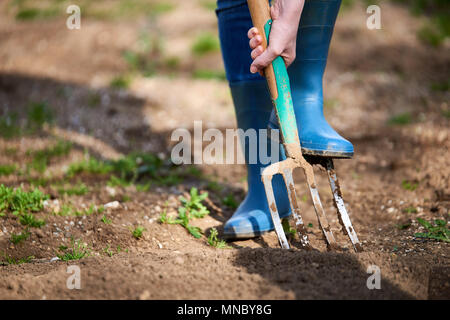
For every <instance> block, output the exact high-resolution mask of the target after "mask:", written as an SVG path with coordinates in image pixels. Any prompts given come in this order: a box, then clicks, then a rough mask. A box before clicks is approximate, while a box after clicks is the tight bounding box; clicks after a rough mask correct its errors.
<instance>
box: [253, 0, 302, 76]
mask: <svg viewBox="0 0 450 320" xmlns="http://www.w3.org/2000/svg"><path fill="white" fill-rule="evenodd" d="M304 3H305V0H277V1H276V2H275V3H274V4H273V5H272V6H271V8H270V13H271V16H272V27H271V31H270V35H269V46H268V47H267V48H266V50H264V49H263V47H262V41H263V38H262V37H263V36H262V35H261V34H260V33H259V30H258V29H257V28H256V27H253V28H251V29H250V30H249V31H248V34H247V35H248V38H249V39H250V41H249V44H250V48H251V49H252V52H251V57H252V59H253V63H252V64H251V66H250V72H251V73H256V72H259V73H260V74H261V75H263V70H264V68H265V67H267V66H268V65H269V64H270V63H271V62H272V61H273V60H274V59H275V58H276V57H278V56H281V57H283V59H284V62H285V63H286V67H288V66H289V65H290V64H291V63H292V62H293V61H294V60H295V49H296V40H297V30H298V25H299V22H300V16H301V13H302V10H303V5H304Z"/></svg>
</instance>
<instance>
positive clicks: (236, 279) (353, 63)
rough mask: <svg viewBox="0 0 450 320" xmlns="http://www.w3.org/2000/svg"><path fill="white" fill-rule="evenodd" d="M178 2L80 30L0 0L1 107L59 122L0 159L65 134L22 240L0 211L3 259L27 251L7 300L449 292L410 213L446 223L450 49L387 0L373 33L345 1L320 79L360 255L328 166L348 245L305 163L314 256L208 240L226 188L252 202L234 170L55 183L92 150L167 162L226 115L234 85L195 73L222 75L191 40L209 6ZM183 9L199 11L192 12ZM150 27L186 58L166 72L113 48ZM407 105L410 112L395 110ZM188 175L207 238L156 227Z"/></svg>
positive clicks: (1, 295)
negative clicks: (77, 189) (65, 208)
mask: <svg viewBox="0 0 450 320" xmlns="http://www.w3.org/2000/svg"><path fill="white" fill-rule="evenodd" d="M170 3H172V4H173V7H172V8H171V10H167V11H165V10H164V11H162V12H161V13H159V14H158V15H155V16H152V17H151V18H146V17H140V16H133V17H131V18H123V19H119V20H114V19H100V18H95V17H87V18H86V19H84V18H82V26H81V29H80V30H68V29H67V28H66V26H65V22H66V21H65V16H64V14H62V16H57V17H53V18H51V19H42V20H39V19H36V20H31V21H18V20H17V19H15V18H14V17H15V11H14V10H15V9H14V7H12V8H11V7H10V6H8V1H6V2H3V3H2V4H0V43H1V46H0V116H3V117H4V116H5V114H7V113H8V112H11V111H14V112H16V113H17V114H18V117H19V119H25V118H26V114H27V111H26V110H27V108H28V106H29V104H30V103H32V102H38V101H45V102H46V103H47V104H48V106H50V108H51V109H52V110H53V113H54V125H53V126H48V127H47V126H45V127H44V130H42V131H39V132H38V133H35V134H31V135H23V136H19V137H12V138H5V137H3V138H2V137H0V150H1V153H0V164H3V165H5V164H16V165H17V166H18V167H20V168H24V167H25V166H26V163H28V162H29V161H30V150H39V149H42V148H44V147H46V146H49V145H52V144H54V143H55V142H56V141H58V139H64V140H67V141H71V142H72V144H73V148H72V149H71V150H70V152H69V153H68V154H66V155H64V156H61V157H56V158H52V160H51V161H50V163H49V165H48V168H47V171H46V172H45V173H43V174H42V175H41V176H42V177H44V178H46V179H48V180H49V181H50V183H49V184H42V185H40V186H39V188H40V189H41V190H42V191H43V192H45V193H47V194H49V195H50V197H51V198H50V200H48V201H47V202H46V206H45V208H44V210H42V211H41V212H39V213H37V214H36V216H37V217H39V218H43V219H44V220H45V221H46V224H45V225H44V226H42V227H41V228H39V229H38V228H34V229H32V230H31V235H30V237H29V238H28V239H27V240H25V241H24V242H22V243H19V244H17V245H14V244H13V243H12V242H11V241H10V238H11V234H12V233H19V232H21V230H23V226H21V224H20V223H19V222H18V220H17V219H16V217H14V216H13V215H11V214H8V215H6V216H5V217H0V253H2V254H4V255H6V256H9V257H12V258H14V259H16V261H17V260H19V259H21V258H24V257H30V256H31V257H32V258H31V259H29V261H28V262H27V263H22V264H14V263H11V264H8V263H4V265H0V299H317V298H322V299H323V298H325V299H434V298H441V299H442V298H446V299H448V298H450V264H449V257H450V251H449V243H446V242H437V241H432V240H425V239H419V238H416V237H414V234H415V233H416V232H423V227H421V226H420V225H419V223H418V222H417V219H418V218H423V219H425V220H427V221H429V220H434V219H444V220H449V208H450V186H449V180H450V179H449V176H450V169H449V167H450V156H449V155H450V154H449V147H450V139H449V134H450V129H449V128H450V126H449V117H448V114H449V108H450V107H449V105H448V103H449V91H448V87H447V89H445V90H436V86H434V84H439V83H446V81H448V77H449V74H450V73H449V72H450V47H449V46H448V43H447V44H444V45H443V46H442V47H440V48H434V47H430V46H427V45H425V44H423V43H421V42H420V41H419V40H418V39H417V37H416V32H417V30H418V28H419V27H420V25H421V20H420V18H417V17H413V16H411V14H410V13H409V12H408V10H407V9H406V8H404V7H401V6H396V5H392V4H391V3H390V2H383V1H382V2H381V7H382V29H381V30H368V29H367V28H366V18H367V14H366V12H365V8H364V7H362V6H360V5H355V6H354V7H353V8H351V9H348V10H346V11H343V12H341V13H340V16H339V18H338V22H337V25H336V28H335V35H334V38H333V41H332V45H331V51H330V57H329V62H328V67H327V71H326V75H325V98H326V104H325V112H326V117H327V119H328V120H329V122H330V123H331V124H332V126H333V127H334V128H336V129H337V131H339V132H340V133H341V134H342V135H343V136H344V137H346V138H347V139H349V140H350V141H351V142H352V143H353V144H354V146H355V156H354V158H353V159H352V160H338V161H336V162H335V164H336V167H337V173H338V176H339V177H340V179H341V187H342V190H343V193H344V198H345V200H346V203H347V206H348V210H349V212H350V215H351V218H352V221H353V223H354V227H355V229H356V230H357V232H358V235H359V237H360V240H361V241H362V243H363V248H364V251H363V252H361V253H353V252H352V250H351V247H350V245H349V242H348V240H347V238H346V237H345V236H344V235H342V233H341V229H340V226H339V224H338V221H337V217H336V214H335V210H334V208H333V204H332V200H331V195H330V194H329V190H328V189H329V188H328V186H327V181H326V177H325V176H324V173H323V172H321V171H320V170H316V173H317V175H318V184H319V190H320V193H321V195H322V196H323V197H324V199H323V203H324V207H325V210H326V211H327V213H328V216H329V218H330V220H331V222H332V226H333V227H332V230H333V231H334V233H335V235H336V236H337V240H338V241H339V244H340V245H341V246H342V247H343V251H342V252H328V251H327V250H326V248H325V243H324V240H323V236H322V234H321V232H320V230H319V228H318V223H317V220H316V218H315V215H314V211H313V207H312V203H311V201H310V199H309V197H306V196H307V190H306V189H305V180H304V178H303V176H302V175H301V174H298V175H297V176H296V177H295V178H296V179H295V180H296V181H297V191H298V194H299V197H300V198H301V199H302V203H301V209H302V215H303V217H304V219H305V222H306V223H307V224H309V223H311V224H312V227H310V228H308V230H309V231H308V232H309V235H310V238H311V242H312V244H313V246H314V247H315V248H316V250H314V251H311V252H310V251H304V250H302V249H300V248H295V247H294V248H293V249H291V250H288V251H285V250H281V249H280V248H279V245H278V242H277V238H276V235H275V234H274V233H273V232H271V233H269V234H266V235H264V236H262V237H259V238H256V239H252V240H246V241H235V242H231V243H229V245H230V246H231V248H229V249H217V248H214V247H211V246H209V245H208V243H207V241H206V236H207V235H208V234H209V231H210V229H211V228H213V227H216V228H217V229H218V230H219V237H220V229H221V226H222V225H223V223H224V222H225V221H226V220H227V219H228V218H229V217H230V216H231V215H232V213H233V208H232V206H230V205H226V204H224V201H223V199H224V198H225V197H227V196H230V195H232V197H234V199H236V201H237V202H239V201H241V200H242V199H243V198H244V196H245V192H246V183H245V177H246V173H245V167H244V166H243V165H197V166H195V168H196V170H197V171H195V172H197V174H192V175H189V176H188V177H187V178H185V179H184V180H182V181H180V182H179V183H175V184H173V185H151V186H150V188H148V190H144V191H142V190H138V189H137V188H136V186H134V185H130V186H110V185H108V183H107V182H108V177H105V176H96V175H89V174H82V175H79V176H77V177H76V178H73V179H72V180H69V181H66V183H68V184H76V183H80V182H83V183H84V184H85V185H86V186H87V187H88V188H89V189H90V192H88V193H86V194H84V195H71V196H68V195H65V196H62V195H60V194H59V193H58V192H57V191H55V190H56V189H55V187H54V185H55V184H58V183H61V181H63V179H64V172H65V170H66V169H67V167H68V165H69V164H70V163H73V162H75V161H80V160H82V159H83V158H84V153H85V152H89V154H90V155H92V156H95V157H97V158H99V159H117V158H120V157H121V156H123V155H125V154H128V153H129V152H132V151H140V152H147V153H153V154H157V155H158V156H159V157H160V158H163V159H166V160H167V159H168V158H169V157H170V151H171V147H172V146H173V145H174V142H173V141H171V140H170V136H171V133H172V131H173V130H174V129H176V128H187V129H189V130H192V129H193V122H194V121H195V120H202V121H203V126H204V130H206V128H220V129H222V130H223V129H226V128H234V127H235V119H234V109H233V105H232V101H231V97H230V94H229V89H228V86H227V83H226V82H225V81H223V80H221V79H201V78H198V77H194V76H192V74H193V71H195V70H196V69H199V68H203V69H211V70H216V71H220V70H223V65H222V62H221V56H220V52H218V51H214V52H212V53H208V54H206V55H202V56H196V55H195V54H193V53H192V52H191V51H192V50H191V44H192V42H193V41H195V38H196V37H197V36H198V35H199V34H202V32H205V31H208V32H210V33H211V34H213V35H215V34H217V31H216V18H215V14H214V11H213V10H212V9H211V8H210V6H206V5H204V1H203V2H202V1H193V0H190V1H178V2H175V1H172V2H170ZM186 12H189V13H190V16H191V17H192V16H195V19H186V17H185V16H186ZM142 32H149V33H150V34H157V35H158V37H160V38H161V39H162V40H161V41H162V43H163V45H162V47H163V49H162V52H163V55H164V56H165V57H178V58H177V59H178V60H179V62H178V63H177V66H176V68H175V70H167V69H165V68H164V67H161V68H159V69H157V72H156V73H155V74H153V75H152V76H151V77H145V76H144V75H142V74H140V73H139V72H132V73H131V72H129V66H128V65H127V63H126V61H125V60H124V58H123V52H124V51H126V50H132V49H133V48H136V46H137V43H139V39H140V38H139V37H140V34H142ZM158 54H160V53H158ZM154 59H160V60H161V59H162V58H160V57H155V58H154ZM124 74H127V75H130V77H132V81H131V82H130V84H129V86H128V87H127V88H112V87H111V85H110V83H111V80H112V79H114V78H115V77H118V76H122V75H124ZM399 114H407V115H408V121H406V123H403V124H402V123H398V122H399V121H397V122H396V121H389V120H390V119H392V117H395V116H397V115H399ZM23 121H25V120H23ZM401 124H402V125H401ZM193 172H194V171H193ZM198 172H200V173H201V174H198ZM41 176H40V175H39V174H38V173H31V178H39V177H41ZM31 178H30V177H28V176H26V175H23V174H17V173H14V174H10V175H0V184H5V185H7V186H13V187H19V186H21V187H22V188H24V189H26V190H29V189H31V188H32V186H31V184H30V181H31V180H30V179H31ZM411 186H413V187H411ZM191 187H197V188H198V189H199V190H201V191H207V192H208V193H209V200H208V201H207V203H206V204H207V207H208V209H209V210H210V214H209V215H208V216H206V217H205V218H202V219H197V220H195V221H194V224H195V225H196V226H198V227H200V228H201V229H202V231H203V232H204V236H202V238H200V239H196V238H194V237H192V236H191V235H190V234H189V233H188V232H187V231H186V230H185V229H184V228H183V227H182V226H180V225H169V224H161V223H159V217H160V215H161V213H162V212H163V211H164V210H165V211H166V212H167V213H168V214H169V215H170V214H172V215H173V214H176V210H177V208H178V207H179V206H180V201H179V196H180V195H183V194H186V192H188V191H189V190H190V188H191ZM113 201H118V205H113V206H112V207H109V208H106V209H105V212H104V214H90V215H79V216H75V215H68V216H62V215H57V214H56V215H55V214H51V212H52V211H54V210H55V207H58V206H60V205H61V204H62V203H71V204H72V205H74V206H76V207H77V208H83V207H84V208H87V207H89V206H90V205H92V204H94V205H104V204H107V203H111V202H113ZM107 207H108V206H107ZM103 215H105V216H107V217H108V218H109V219H110V220H111V223H110V224H106V223H103V222H102V220H101V219H102V216H103ZM138 225H139V226H143V227H144V228H145V231H144V234H143V237H142V238H141V239H139V240H138V239H135V238H134V237H133V236H132V235H131V232H130V229H131V228H134V227H135V226H138ZM399 226H400V227H399ZM71 238H74V239H81V241H82V242H84V243H86V244H87V246H88V248H89V249H90V251H91V255H90V256H89V257H86V258H83V259H81V260H75V261H66V262H65V261H54V259H53V260H52V258H54V257H55V256H56V252H58V248H59V247H60V246H61V245H69V244H70V239H71ZM119 247H120V250H119V249H118V248H119ZM119 251H120V252H119ZM70 265H77V266H79V267H80V270H81V290H69V289H68V288H67V286H66V280H67V278H68V276H69V274H68V273H67V267H68V266H70ZM370 265H376V266H378V267H379V268H380V271H381V289H379V290H376V289H374V290H369V289H368V288H367V286H366V281H367V278H368V277H369V276H370V275H371V274H370V273H367V268H368V267H369V266H370Z"/></svg>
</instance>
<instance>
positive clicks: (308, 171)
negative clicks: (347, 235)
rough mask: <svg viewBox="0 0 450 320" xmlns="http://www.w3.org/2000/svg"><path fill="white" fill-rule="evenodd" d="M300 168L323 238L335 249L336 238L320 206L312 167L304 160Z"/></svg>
mask: <svg viewBox="0 0 450 320" xmlns="http://www.w3.org/2000/svg"><path fill="white" fill-rule="evenodd" d="M302 168H303V171H304V172H305V175H306V181H307V184H308V188H309V192H310V193H311V198H312V200H313V204H314V210H315V211H316V215H317V218H318V220H319V224H320V227H321V229H322V232H323V234H324V235H325V239H326V240H327V244H328V248H329V249H332V250H335V249H337V248H338V245H337V243H336V240H335V239H334V236H333V232H331V228H330V223H329V222H328V219H327V216H326V214H325V210H324V209H323V207H322V202H321V201H320V196H319V191H317V184H316V180H315V177H314V171H313V167H312V165H311V164H309V163H308V162H307V161H305V163H304V164H303V165H302Z"/></svg>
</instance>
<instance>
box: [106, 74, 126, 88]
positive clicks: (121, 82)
mask: <svg viewBox="0 0 450 320" xmlns="http://www.w3.org/2000/svg"><path fill="white" fill-rule="evenodd" d="M130 84H131V80H130V78H129V77H126V76H117V77H115V78H113V79H112V80H111V82H110V83H109V86H110V87H111V88H114V89H127V88H129V86H130Z"/></svg>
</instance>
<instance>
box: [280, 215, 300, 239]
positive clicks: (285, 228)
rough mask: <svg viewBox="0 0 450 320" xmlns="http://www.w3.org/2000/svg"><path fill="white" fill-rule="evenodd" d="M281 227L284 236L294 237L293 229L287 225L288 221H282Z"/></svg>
mask: <svg viewBox="0 0 450 320" xmlns="http://www.w3.org/2000/svg"><path fill="white" fill-rule="evenodd" d="M281 225H282V226H283V231H284V233H285V234H286V235H288V236H291V237H295V234H296V233H297V232H296V231H295V229H294V228H292V227H291V225H290V224H289V219H282V220H281Z"/></svg>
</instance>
